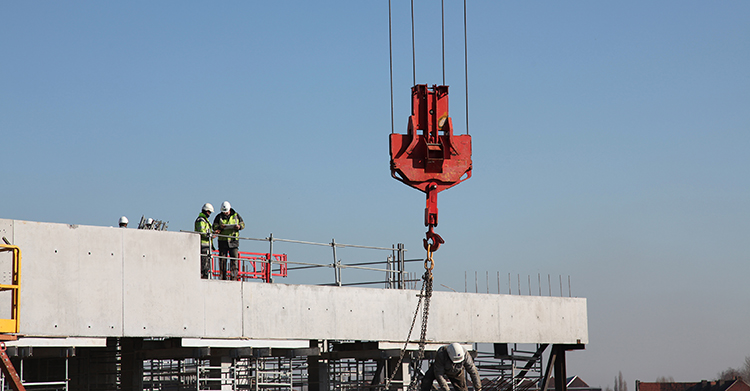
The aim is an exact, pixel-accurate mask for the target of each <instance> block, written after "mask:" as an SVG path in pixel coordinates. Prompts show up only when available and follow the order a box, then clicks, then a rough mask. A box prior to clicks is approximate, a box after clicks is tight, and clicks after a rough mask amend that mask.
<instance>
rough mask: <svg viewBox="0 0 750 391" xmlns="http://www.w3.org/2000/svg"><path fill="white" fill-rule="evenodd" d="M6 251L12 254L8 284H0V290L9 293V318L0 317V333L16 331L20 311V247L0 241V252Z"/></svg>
mask: <svg viewBox="0 0 750 391" xmlns="http://www.w3.org/2000/svg"><path fill="white" fill-rule="evenodd" d="M6 252H7V253H11V254H12V260H11V264H10V269H11V272H10V281H9V282H10V284H0V292H9V293H10V319H0V333H17V332H18V325H19V314H20V312H21V307H20V292H21V249H20V248H18V246H13V245H10V244H2V243H0V253H6ZM5 262H7V261H4V263H5ZM3 282H5V281H3Z"/></svg>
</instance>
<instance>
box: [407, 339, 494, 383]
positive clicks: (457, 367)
mask: <svg viewBox="0 0 750 391" xmlns="http://www.w3.org/2000/svg"><path fill="white" fill-rule="evenodd" d="M466 372H469V375H470V377H471V383H472V384H473V385H474V390H475V391H481V389H482V381H481V380H480V379H479V371H477V367H476V366H475V365H474V360H472V358H471V355H470V354H468V352H466V350H465V349H464V348H463V346H461V345H460V344H457V343H452V344H450V345H445V346H441V347H440V349H438V351H437V354H436V355H435V362H434V363H432V365H431V366H430V369H428V370H427V373H425V374H424V378H422V389H421V391H430V390H431V389H432V381H433V380H436V379H437V381H438V384H439V385H440V390H442V391H450V388H449V387H448V380H447V379H446V378H448V379H450V381H451V383H452V384H453V387H455V388H456V390H457V391H467V390H468V387H466Z"/></svg>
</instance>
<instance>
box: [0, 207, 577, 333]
mask: <svg viewBox="0 0 750 391" xmlns="http://www.w3.org/2000/svg"><path fill="white" fill-rule="evenodd" d="M0 230H1V231H2V232H3V233H4V234H5V235H6V236H7V235H10V236H12V241H13V244H15V245H18V246H19V247H20V248H21V251H22V257H23V262H22V275H21V300H20V302H21V316H20V322H21V333H22V334H24V335H27V336H51V337H86V338H88V337H135V338H137V337H181V338H194V339H223V340H227V339H250V340H297V341H309V340H359V341H384V342H395V343H398V342H403V340H404V338H405V337H406V335H405V334H406V332H407V331H408V330H409V326H410V324H411V319H412V317H413V314H414V311H415V309H416V304H417V301H418V298H417V294H418V291H414V290H398V289H373V288H351V287H335V286H334V287H331V286H310V285H287V284H264V283H257V282H236V281H218V280H203V279H201V278H200V259H199V249H200V242H199V237H198V235H196V234H190V233H179V232H165V231H146V230H136V229H122V228H115V227H92V226H74V225H67V224H53V223H38V222H28V221H19V220H3V219H0ZM8 239H11V238H10V237H9V238H8ZM0 304H1V303H0ZM416 338H417V336H416V335H413V336H412V339H416ZM427 338H428V340H429V341H430V342H432V343H435V344H441V343H447V342H456V341H458V342H467V343H471V342H494V343H549V344H586V343H588V323H587V313H586V299H583V298H561V297H538V296H511V295H499V294H477V293H455V292H434V294H433V298H432V302H431V309H430V320H429V325H428V332H427Z"/></svg>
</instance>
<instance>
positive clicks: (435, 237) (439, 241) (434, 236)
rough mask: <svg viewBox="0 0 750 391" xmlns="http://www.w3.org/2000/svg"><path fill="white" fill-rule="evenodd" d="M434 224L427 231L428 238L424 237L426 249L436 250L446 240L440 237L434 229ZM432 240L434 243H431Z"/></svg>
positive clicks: (423, 241)
mask: <svg viewBox="0 0 750 391" xmlns="http://www.w3.org/2000/svg"><path fill="white" fill-rule="evenodd" d="M433 228H434V227H433V226H432V225H430V228H429V230H427V232H426V233H425V236H426V238H425V239H422V243H423V244H424V249H425V250H427V251H430V252H435V251H437V250H438V248H439V247H440V245H441V244H443V243H445V240H443V238H441V237H440V235H438V234H437V233H436V232H435V231H434V230H433ZM430 240H432V243H430Z"/></svg>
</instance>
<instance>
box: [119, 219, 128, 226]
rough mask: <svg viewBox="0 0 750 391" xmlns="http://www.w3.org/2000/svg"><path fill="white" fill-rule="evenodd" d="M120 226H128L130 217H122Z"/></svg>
mask: <svg viewBox="0 0 750 391" xmlns="http://www.w3.org/2000/svg"><path fill="white" fill-rule="evenodd" d="M120 228H128V218H127V217H125V216H122V217H120Z"/></svg>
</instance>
